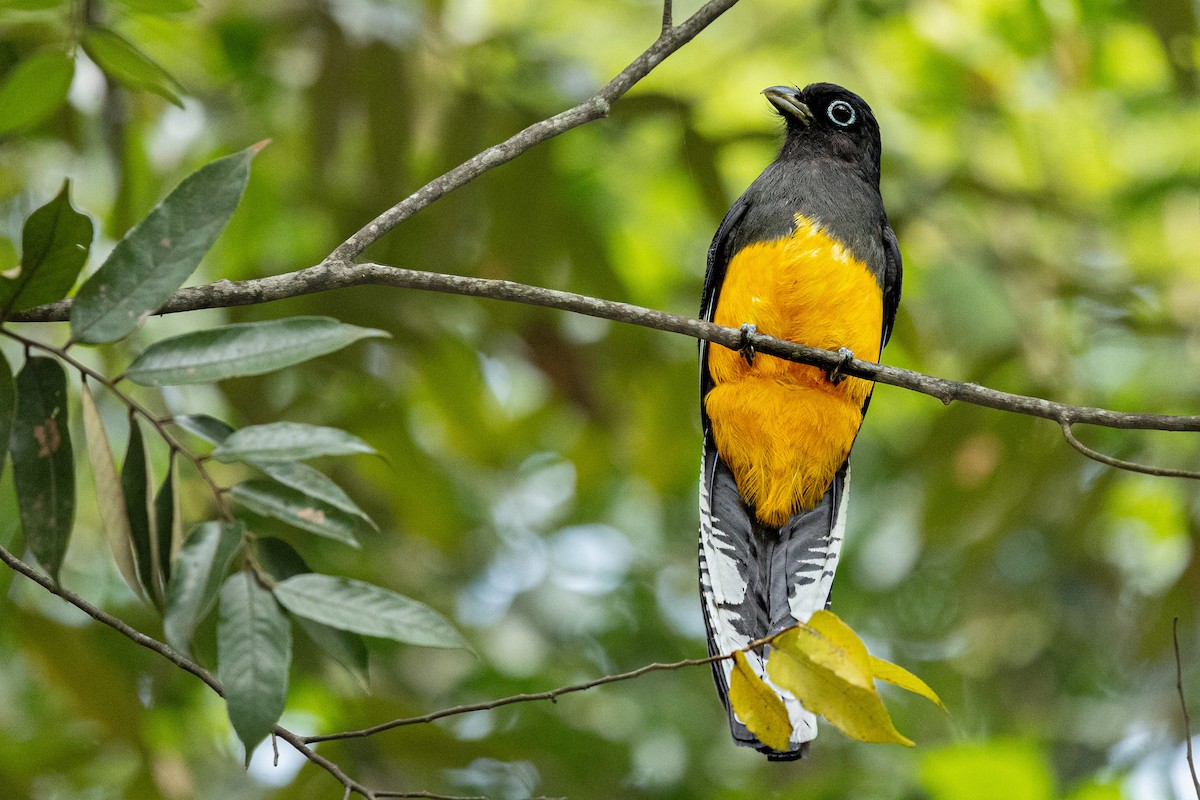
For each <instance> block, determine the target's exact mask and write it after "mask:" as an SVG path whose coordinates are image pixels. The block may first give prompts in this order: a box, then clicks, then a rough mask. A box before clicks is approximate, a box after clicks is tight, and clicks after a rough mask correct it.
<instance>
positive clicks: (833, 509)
mask: <svg viewBox="0 0 1200 800" xmlns="http://www.w3.org/2000/svg"><path fill="white" fill-rule="evenodd" d="M849 487H850V468H849V464H848V463H847V464H844V465H842V468H841V469H840V470H839V471H838V473H837V474H836V475H835V477H834V479H833V483H832V484H831V485H830V487H829V489H828V490H827V491H826V493H825V496H824V497H823V498H822V499H821V502H820V503H819V504H818V505H817V506H816V508H814V509H812V510H811V511H805V512H802V513H800V514H797V515H795V516H794V517H792V518H791V519H790V520H789V521H788V523H787V524H786V525H784V526H783V527H781V528H774V527H768V526H765V525H763V524H762V523H761V522H759V521H758V520H757V519H756V518H755V516H754V513H753V511H751V510H750V509H749V508H747V506H746V504H745V502H744V501H743V500H742V497H741V495H740V493H739V492H738V488H737V484H736V483H735V482H734V479H733V473H732V472H731V471H730V470H729V467H728V466H727V465H726V464H725V462H724V461H723V460H722V459H721V457H720V455H718V454H717V451H716V448H715V447H714V446H713V444H712V441H711V439H709V440H708V441H706V442H705V448H704V457H703V462H702V473H701V476H700V595H701V599H702V603H703V607H704V623H705V627H706V629H707V632H708V652H709V655H718V654H727V653H730V652H732V651H734V650H738V649H741V648H742V647H745V646H746V645H747V644H748V643H749V642H752V641H754V640H755V639H761V638H763V637H764V636H769V635H770V634H772V633H775V632H777V631H780V630H782V629H784V628H786V627H788V626H790V625H793V624H794V623H796V622H797V621H799V622H807V621H808V618H809V617H810V616H811V615H812V614H813V612H814V611H817V610H818V609H821V608H825V607H826V605H827V604H828V602H829V592H830V588H831V586H832V584H833V576H834V572H835V571H836V570H837V562H838V555H839V553H840V552H841V546H842V535H843V532H844V531H845V527H846V500H847V497H848V496H849V495H848V490H849ZM747 660H748V661H749V663H750V665H751V667H753V668H754V670H755V671H756V672H757V673H758V674H759V675H760V676H763V678H764V680H767V682H768V684H770V680H769V679H767V678H766V676H765V674H764V670H765V665H764V659H763V656H762V655H760V654H758V653H747ZM731 669H732V665H731V663H730V662H729V661H720V662H716V663H714V664H713V679H714V681H715V683H716V685H717V693H718V694H719V695H720V697H721V702H722V703H723V704H724V705H725V709H726V711H727V712H728V714H729V727H730V731H731V732H732V734H733V739H734V741H735V742H737V743H738V744H739V745H742V746H745V747H754V748H756V749H757V750H759V751H761V752H763V753H766V754H767V756H768V757H769V758H771V759H772V760H791V759H795V758H800V757H801V756H803V755H804V753H805V752H807V750H808V742H810V741H812V739H813V738H815V737H816V735H817V726H816V718H815V717H814V716H813V715H812V714H811V713H809V712H808V711H806V710H804V708H803V707H802V706H801V705H800V703H799V701H798V700H797V699H796V698H795V697H793V696H792V694H791V693H790V692H788V691H786V690H783V689H779V688H777V687H775V688H776V691H777V692H778V693H779V696H780V698H781V699H782V700H783V702H784V705H785V706H786V708H787V710H788V715H789V716H790V717H791V722H792V738H791V743H790V747H789V749H788V750H787V751H777V750H773V749H771V748H769V747H767V746H766V745H764V744H762V743H761V742H759V741H758V739H757V738H756V737H755V736H754V734H752V733H750V731H748V730H747V729H746V727H745V725H743V724H742V723H741V721H740V720H739V719H738V718H737V715H736V714H734V712H733V710H732V709H731V708H730V706H729V675H730V670H731Z"/></svg>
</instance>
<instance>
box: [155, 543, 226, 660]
mask: <svg viewBox="0 0 1200 800" xmlns="http://www.w3.org/2000/svg"><path fill="white" fill-rule="evenodd" d="M241 547H242V523H241V522H225V523H222V522H205V523H202V524H201V525H199V526H197V527H196V528H195V529H194V530H193V531H192V533H191V535H190V536H188V538H187V539H186V540H185V541H184V543H183V547H181V548H180V549H179V558H177V559H176V560H175V564H174V565H173V566H172V568H171V581H170V583H168V584H167V607H166V610H165V611H164V612H163V633H164V634H166V637H167V643H168V644H170V645H171V647H174V648H175V649H176V650H178V651H179V652H180V653H183V654H184V655H190V653H191V642H192V635H193V634H194V633H195V632H196V627H197V626H198V625H199V624H200V623H201V621H203V619H204V618H205V617H206V616H208V612H209V611H210V610H211V609H212V606H213V603H215V602H216V600H217V592H218V591H219V590H220V587H221V581H222V580H223V579H224V578H225V573H226V572H227V571H228V570H229V565H230V563H232V562H233V558H234V556H236V555H237V554H238V551H239V550H240V549H241Z"/></svg>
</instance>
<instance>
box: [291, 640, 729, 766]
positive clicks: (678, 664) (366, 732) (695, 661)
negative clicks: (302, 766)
mask: <svg viewBox="0 0 1200 800" xmlns="http://www.w3.org/2000/svg"><path fill="white" fill-rule="evenodd" d="M727 658H729V656H728V655H715V656H709V657H708V658H688V659H684V660H683V661H673V662H671V663H668V664H659V663H655V664H647V665H646V666H644V667H639V668H638V669H635V670H630V671H629V672H622V673H620V674H618V675H605V676H604V677H603V678H596V679H594V680H590V681H585V682H583V683H576V684H573V685H571V686H564V687H562V688H560V689H551V690H550V691H548V692H530V693H525V694H514V695H511V696H509V697H502V698H500V699H499V700H489V701H487V702H485V703H471V704H469V705H461V706H454V707H453V708H443V709H441V710H440V711H431V712H430V713H428V714H423V715H421V716H419V717H403V718H401V719H394V720H391V721H389V722H382V723H380V724H378V725H373V726H371V727H370V728H362V729H360V730H354V731H342V732H341V733H327V734H325V735H323V736H305V737H304V742H305V743H306V744H313V743H315V742H330V741H335V740H337V739H360V738H362V737H365V736H373V735H375V734H377V733H383V732H384V731H390V730H392V729H393V728H399V727H402V726H405V725H421V724H424V723H427V722H433V721H435V720H439V719H443V718H445V717H453V716H456V715H458V714H469V713H471V712H473V711H490V710H491V709H493V708H500V707H501V706H510V705H513V704H514V703H530V702H534V701H538V700H550V701H552V702H554V701H557V700H558V698H559V697H561V696H562V695H564V694H571V693H572V692H582V691H584V690H585V689H592V688H594V687H596V686H603V685H605V684H608V683H617V682H618V681H627V680H631V679H633V678H637V677H640V676H642V675H645V674H646V673H648V672H661V671H665V670H675V669H683V668H684V667H696V666H700V665H703V664H711V663H713V662H714V661H723V660H725V659H727Z"/></svg>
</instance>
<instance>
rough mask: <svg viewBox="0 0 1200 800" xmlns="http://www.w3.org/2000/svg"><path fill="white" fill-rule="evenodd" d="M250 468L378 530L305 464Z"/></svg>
mask: <svg viewBox="0 0 1200 800" xmlns="http://www.w3.org/2000/svg"><path fill="white" fill-rule="evenodd" d="M252 466H254V467H256V468H258V469H260V470H262V471H263V472H265V473H266V474H267V475H269V476H271V478H273V479H274V480H275V481H277V482H279V483H281V484H283V485H284V486H289V487H291V488H292V489H295V490H296V491H298V492H300V493H301V494H302V495H304V496H305V497H308V498H311V499H313V500H317V501H319V502H322V503H326V504H328V505H331V506H333V507H334V508H336V509H338V510H339V511H345V512H346V513H347V514H352V515H354V516H356V517H358V518H359V519H361V520H362V521H364V522H366V523H367V524H368V525H370V526H371V527H372V528H373V529H374V530H379V526H378V525H376V524H375V522H374V520H372V519H371V518H370V517H369V516H367V513H366V512H365V511H363V510H362V509H361V508H359V507H358V505H357V504H356V503H355V502H354V501H353V500H351V499H350V498H349V496H347V495H346V493H345V492H344V491H342V488H341V487H340V486H338V485H337V484H336V483H334V482H333V481H332V480H330V479H329V478H328V477H327V476H326V475H325V474H324V473H323V472H320V471H319V470H316V469H313V468H312V467H310V466H308V465H307V464H289V463H287V462H278V463H273V462H266V463H260V462H257V461H256V462H254V463H253V464H252Z"/></svg>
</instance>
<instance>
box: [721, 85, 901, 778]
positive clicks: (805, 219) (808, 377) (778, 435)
mask: <svg viewBox="0 0 1200 800" xmlns="http://www.w3.org/2000/svg"><path fill="white" fill-rule="evenodd" d="M763 94H765V95H766V97H767V99H768V100H769V101H770V102H771V104H772V105H773V106H774V107H775V109H776V110H777V111H778V112H779V114H780V116H782V117H783V120H784V122H785V124H786V139H785V141H784V144H783V148H782V150H781V151H780V153H779V156H778V157H777V158H776V159H775V161H774V162H773V163H772V164H771V165H770V166H768V167H767V168H766V170H765V171H764V172H763V173H762V174H761V175H759V176H758V178H757V179H756V180H755V181H754V183H752V184H751V185H750V188H748V189H747V190H746V192H745V194H743V195H742V196H741V197H740V198H739V199H738V200H737V202H736V203H734V204H733V207H732V208H730V209H729V212H728V213H727V214H726V215H725V219H724V220H723V221H722V222H721V226H720V228H719V229H718V230H717V234H716V237H715V238H714V239H713V242H712V246H711V247H710V248H709V252H708V270H707V274H706V275H705V279H704V297H703V301H702V305H701V315H702V317H703V318H704V319H706V320H710V321H712V322H715V323H718V324H720V325H726V326H729V327H734V328H741V329H742V331H743V332H750V331H757V332H758V333H763V334H770V335H771V336H775V337H778V338H780V339H786V340H789V341H792V342H798V343H801V344H806V345H811V346H813V347H820V348H824V349H828V350H835V351H839V352H840V354H841V356H842V360H843V363H844V362H845V360H847V359H849V358H850V357H851V356H853V357H856V358H859V359H864V360H868V361H877V360H878V359H879V354H880V351H881V350H882V348H883V345H885V344H886V343H887V340H888V336H889V335H890V333H891V330H892V323H893V321H894V320H895V317H896V308H897V306H898V305H899V303H900V276H901V263H900V250H899V247H898V246H897V244H896V236H895V234H894V233H893V232H892V229H891V227H890V226H889V225H888V219H887V214H886V213H885V212H884V208H883V200H882V198H881V197H880V194H879V159H880V140H879V125H878V123H877V122H876V121H875V116H874V115H873V114H872V113H871V109H870V108H869V107H868V106H867V104H866V103H865V102H863V100H862V98H861V97H859V96H858V95H856V94H854V93H853V92H850V91H847V90H846V89H843V88H842V87H840V86H835V85H833V84H829V83H814V84H811V85H809V86H807V87H805V88H804V89H799V88H791V87H787V86H772V87H770V88H769V89H765V90H763ZM743 338H744V339H745V338H747V337H745V336H744V337H743ZM872 388H873V384H872V383H871V382H870V381H866V380H862V379H859V378H854V377H844V376H842V375H841V374H840V367H838V368H834V369H833V370H828V371H826V370H822V369H819V368H817V367H813V366H808V365H804V364H797V363H793V362H790V361H786V360H783V359H779V358H775V357H772V356H768V355H764V354H758V355H755V354H754V352H753V350H752V349H751V348H749V347H744V348H743V349H742V350H741V351H740V352H739V351H738V350H731V349H727V348H724V347H719V346H718V347H709V346H708V344H707V343H706V342H701V345H700V396H701V416H702V419H703V425H704V451H703V462H702V473H701V476H700V592H701V599H702V603H703V607H704V620H705V625H706V627H707V632H708V652H709V654H710V655H718V654H728V653H730V652H731V651H733V650H735V649H739V648H742V647H744V646H745V645H746V644H748V643H749V642H751V641H754V640H756V639H760V638H763V637H765V636H768V635H770V634H772V633H775V632H777V631H779V630H782V629H783V628H786V627H788V626H790V625H793V624H795V623H796V622H797V621H799V622H806V621H807V620H808V618H809V616H810V615H811V614H812V613H813V612H815V611H817V610H818V609H822V608H826V607H827V606H828V604H829V596H830V595H829V592H830V586H831V584H832V582H833V575H834V570H835V569H836V567H837V562H838V554H839V551H840V550H841V544H842V536H843V533H844V531H845V529H846V506H847V498H848V496H849V488H850V465H849V461H848V458H849V455H850V448H851V446H852V445H853V444H854V439H855V437H856V436H857V435H858V430H859V426H860V425H861V424H862V420H863V415H864V414H865V413H866V410H867V404H868V403H869V402H870V399H871V390H872ZM747 655H748V658H749V660H750V663H751V665H752V666H753V667H754V668H755V670H756V671H757V672H758V673H759V674H760V675H764V663H765V659H766V654H765V653H748V654H747ZM730 669H731V663H730V661H728V660H724V661H718V662H714V665H713V677H714V679H715V680H716V684H717V690H718V692H719V694H720V696H721V700H722V702H723V703H724V704H725V707H726V710H727V711H728V713H729V725H730V728H731V730H732V733H733V738H734V740H735V741H736V742H737V743H738V744H740V745H745V746H749V747H754V748H757V749H758V750H760V751H762V752H764V753H766V754H767V756H768V757H770V758H771V759H773V760H790V759H794V758H799V757H800V756H802V755H803V754H804V753H805V752H806V751H807V749H808V747H809V744H808V743H809V742H810V741H811V740H812V739H813V738H814V737H815V736H816V733H817V731H816V719H815V717H814V716H813V715H812V714H811V713H809V712H808V711H806V710H805V709H804V708H803V706H802V705H801V703H800V702H799V701H798V700H797V698H795V697H793V696H792V695H791V694H790V693H789V692H787V691H786V690H782V689H779V688H778V687H773V688H775V689H776V691H778V692H779V695H780V697H781V698H782V699H783V701H784V704H785V706H786V708H787V710H788V715H789V717H790V719H791V723H792V735H791V740H790V742H789V746H788V749H787V750H786V751H778V750H774V749H772V748H770V747H767V746H766V745H764V744H763V743H762V742H760V741H758V739H757V738H755V736H754V735H753V734H752V733H750V732H749V731H748V730H747V729H746V727H745V726H744V725H743V724H742V723H741V721H740V720H739V719H738V717H737V715H736V713H734V711H733V710H732V709H731V708H730V707H729V698H728V689H729V675H730ZM764 677H765V675H764ZM768 683H769V679H768Z"/></svg>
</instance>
